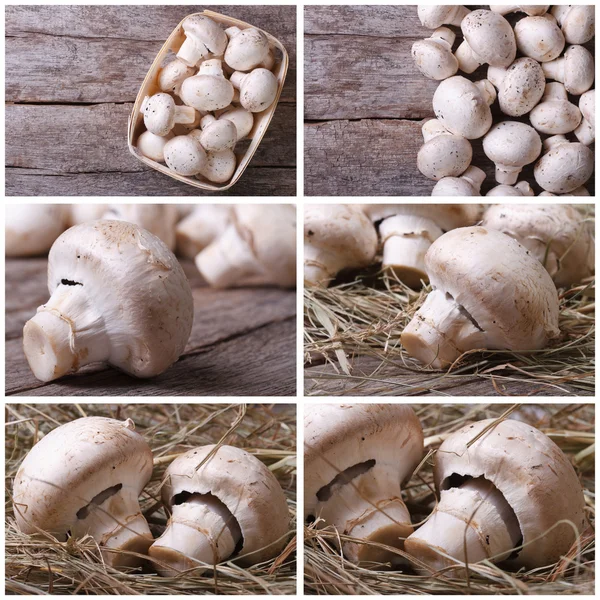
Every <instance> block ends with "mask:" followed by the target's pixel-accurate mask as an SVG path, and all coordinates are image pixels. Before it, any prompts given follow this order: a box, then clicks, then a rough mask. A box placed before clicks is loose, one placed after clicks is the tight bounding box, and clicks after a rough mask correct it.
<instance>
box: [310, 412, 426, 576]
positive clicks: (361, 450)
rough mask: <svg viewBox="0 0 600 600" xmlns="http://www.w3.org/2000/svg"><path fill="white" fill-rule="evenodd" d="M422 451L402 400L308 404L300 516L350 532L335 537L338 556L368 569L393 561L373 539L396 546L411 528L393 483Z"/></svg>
mask: <svg viewBox="0 0 600 600" xmlns="http://www.w3.org/2000/svg"><path fill="white" fill-rule="evenodd" d="M422 455H423V431H422V429H421V424H420V423H419V419H418V418H417V416H416V415H415V413H414V411H413V410H412V408H410V407H409V406H406V405H402V404H355V405H348V404H345V405H342V404H321V405H314V404H313V405H308V406H307V407H306V410H305V415H304V518H305V520H309V521H316V525H317V527H319V528H324V527H330V528H335V530H336V531H337V532H338V533H339V534H340V535H344V536H349V537H350V538H357V541H351V540H348V541H343V542H342V551H343V553H344V556H345V557H346V558H347V559H348V560H350V561H351V562H353V563H357V564H358V563H360V564H361V565H363V566H366V567H369V566H371V567H374V568H377V567H378V566H379V567H380V566H381V565H380V563H390V562H391V563H392V564H398V562H399V561H401V560H402V559H401V556H400V554H397V553H395V552H393V551H392V550H387V549H385V548H382V547H379V546H378V545H376V544H383V545H386V546H391V547H392V548H399V549H403V546H404V538H406V536H408V535H410V533H411V532H412V531H413V527H412V525H411V521H410V515H409V513H408V509H407V508H406V505H405V504H404V502H403V500H402V497H401V485H402V483H403V482H404V481H406V480H408V479H409V478H410V476H411V475H412V472H413V471H414V469H415V467H416V466H417V465H418V464H419V462H420V460H421V458H422ZM335 539H336V537H334V538H332V540H335ZM361 542H372V544H370V543H361ZM334 543H336V545H337V542H334ZM373 563H376V564H375V565H374V564H373Z"/></svg>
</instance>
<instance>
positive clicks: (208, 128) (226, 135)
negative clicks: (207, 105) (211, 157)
mask: <svg viewBox="0 0 600 600" xmlns="http://www.w3.org/2000/svg"><path fill="white" fill-rule="evenodd" d="M200 127H201V129H202V133H201V134H200V143H201V144H202V146H203V148H204V149H205V150H208V151H210V152H215V151H218V150H225V149H228V148H229V149H232V148H233V147H234V146H235V143H236V142H237V129H236V127H235V125H234V123H233V122H232V121H228V120H226V119H223V120H217V119H216V118H215V117H213V115H206V116H205V117H203V118H202V121H201V122H200Z"/></svg>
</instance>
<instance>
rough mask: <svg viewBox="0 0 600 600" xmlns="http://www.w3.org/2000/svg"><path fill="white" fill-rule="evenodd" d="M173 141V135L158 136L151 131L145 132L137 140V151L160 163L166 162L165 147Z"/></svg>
mask: <svg viewBox="0 0 600 600" xmlns="http://www.w3.org/2000/svg"><path fill="white" fill-rule="evenodd" d="M171 139H173V133H171V132H169V133H167V135H156V134H155V133H152V132H151V131H144V132H142V133H141V134H140V137H139V138H138V139H137V149H138V150H139V151H140V153H141V154H143V155H144V156H145V157H146V158H149V159H150V160H153V161H155V162H158V163H164V162H165V146H166V145H167V142H168V141H169V140H171Z"/></svg>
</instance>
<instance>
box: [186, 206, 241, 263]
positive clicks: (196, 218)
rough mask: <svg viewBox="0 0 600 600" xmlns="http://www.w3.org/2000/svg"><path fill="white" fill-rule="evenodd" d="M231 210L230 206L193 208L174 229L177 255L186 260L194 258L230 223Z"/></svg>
mask: <svg viewBox="0 0 600 600" xmlns="http://www.w3.org/2000/svg"><path fill="white" fill-rule="evenodd" d="M232 210H233V206H232V205H230V204H199V205H197V206H195V207H194V208H193V210H192V212H191V213H190V214H188V215H186V216H185V217H184V218H183V219H182V220H181V221H179V223H177V227H176V228H175V235H176V239H177V254H178V255H179V256H184V257H186V258H192V259H193V258H195V257H196V255H197V254H198V253H199V252H201V251H202V250H204V248H206V247H207V246H208V245H209V244H210V243H211V242H213V241H214V240H215V239H216V238H218V237H219V236H220V235H221V234H222V233H223V232H224V231H225V229H226V228H227V226H228V225H229V223H230V221H231V217H232Z"/></svg>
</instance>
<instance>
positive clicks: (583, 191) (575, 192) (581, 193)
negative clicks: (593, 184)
mask: <svg viewBox="0 0 600 600" xmlns="http://www.w3.org/2000/svg"><path fill="white" fill-rule="evenodd" d="M558 195H559V196H589V195H590V193H589V192H588V191H587V189H586V188H585V187H584V186H580V187H578V188H575V189H574V190H573V191H572V192H569V193H568V194H558ZM538 196H556V194H553V193H552V192H540V193H539V194H538Z"/></svg>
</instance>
